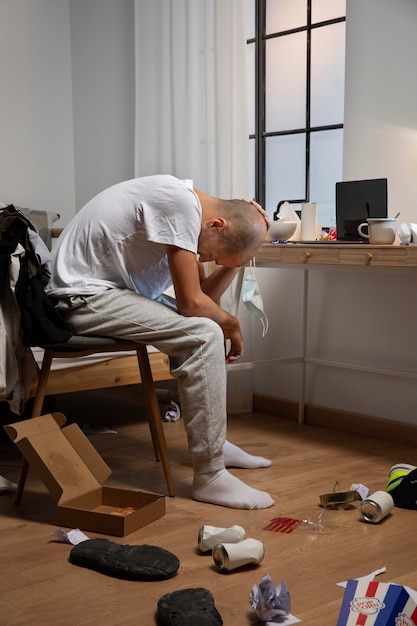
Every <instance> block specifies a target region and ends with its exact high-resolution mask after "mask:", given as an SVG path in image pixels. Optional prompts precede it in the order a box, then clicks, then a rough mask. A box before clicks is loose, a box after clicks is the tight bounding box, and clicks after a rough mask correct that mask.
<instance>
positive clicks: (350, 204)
mask: <svg viewBox="0 0 417 626" xmlns="http://www.w3.org/2000/svg"><path fill="white" fill-rule="evenodd" d="M387 215H388V181H387V179H386V178H376V179H372V180H352V181H345V182H340V183H336V236H337V241H339V242H340V243H348V242H354V243H359V242H360V243H366V242H367V240H366V239H364V238H363V237H361V236H360V235H359V233H358V226H359V224H361V223H362V222H366V220H367V219H368V218H370V217H387Z"/></svg>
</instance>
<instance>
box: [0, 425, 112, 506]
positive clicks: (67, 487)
mask: <svg viewBox="0 0 417 626" xmlns="http://www.w3.org/2000/svg"><path fill="white" fill-rule="evenodd" d="M65 422H66V418H65V416H64V415H62V413H49V414H47V415H41V416H40V417H34V418H32V419H28V420H23V421H21V422H17V423H15V424H9V425H8V426H5V427H4V429H5V430H6V432H7V434H8V435H9V437H10V439H11V440H12V441H14V443H15V444H16V445H17V447H18V448H19V450H20V451H21V452H22V454H23V456H24V457H25V459H26V460H27V461H28V463H29V465H30V466H31V467H32V468H33V469H34V470H35V471H36V472H37V473H38V474H39V476H40V478H41V479H42V480H43V482H44V484H45V486H46V487H47V489H48V491H49V492H50V493H51V495H52V497H53V499H54V501H55V502H56V503H57V504H58V503H59V504H65V502H69V501H71V500H73V499H74V498H77V497H79V496H85V495H86V494H88V493H91V492H92V491H96V490H97V489H101V486H102V484H103V483H104V481H105V480H106V479H107V478H108V477H109V476H110V474H111V470H110V468H109V466H108V465H107V464H106V463H105V461H104V460H103V459H102V457H101V456H100V455H99V453H98V452H97V450H96V449H95V448H94V446H93V445H92V444H91V443H90V441H89V440H88V439H87V437H86V436H85V435H84V433H83V432H82V430H81V429H80V428H79V426H78V425H77V424H70V425H69V426H65V428H62V429H61V426H63V425H64V424H65Z"/></svg>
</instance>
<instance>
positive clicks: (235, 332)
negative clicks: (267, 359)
mask: <svg viewBox="0 0 417 626" xmlns="http://www.w3.org/2000/svg"><path fill="white" fill-rule="evenodd" d="M232 320H234V322H235V323H234V324H232V325H230V327H227V328H223V333H224V338H225V340H226V341H227V340H229V341H230V347H229V349H228V352H227V354H226V363H234V362H235V361H238V360H239V359H240V358H241V357H242V356H243V335H242V330H241V328H240V324H239V322H238V320H237V319H236V318H232Z"/></svg>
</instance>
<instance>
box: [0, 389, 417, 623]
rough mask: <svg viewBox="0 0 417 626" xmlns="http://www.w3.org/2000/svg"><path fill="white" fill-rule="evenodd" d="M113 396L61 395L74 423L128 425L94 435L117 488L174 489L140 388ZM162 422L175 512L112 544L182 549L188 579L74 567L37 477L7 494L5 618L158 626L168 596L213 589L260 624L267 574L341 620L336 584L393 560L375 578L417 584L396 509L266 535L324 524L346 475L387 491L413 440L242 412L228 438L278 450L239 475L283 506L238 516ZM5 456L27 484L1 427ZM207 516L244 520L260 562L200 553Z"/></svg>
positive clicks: (0, 569) (411, 458) (0, 465)
mask: <svg viewBox="0 0 417 626" xmlns="http://www.w3.org/2000/svg"><path fill="white" fill-rule="evenodd" d="M115 394H116V395H114V394H112V392H106V393H96V394H90V395H89V394H82V395H81V394H80V397H79V398H78V400H77V401H74V400H73V399H71V398H64V399H63V400H62V403H61V406H59V407H58V408H59V409H60V410H62V411H63V412H67V416H68V418H69V421H73V420H74V419H77V421H79V422H80V423H83V422H84V421H87V420H88V421H89V422H91V423H96V424H100V423H101V424H104V425H106V426H109V427H112V428H115V429H116V430H117V432H118V434H116V435H114V434H113V435H110V434H106V435H97V434H95V435H93V436H91V440H92V442H93V443H94V445H95V446H96V447H97V449H98V450H99V452H100V453H101V455H102V456H103V457H104V459H105V460H106V462H107V463H108V464H109V465H110V467H111V468H112V470H113V474H112V478H111V483H112V484H115V485H119V486H125V487H127V488H139V489H145V490H150V491H157V492H164V490H165V483H164V478H163V473H162V469H161V466H160V464H158V463H156V462H155V461H154V460H153V451H152V446H151V442H150V437H149V432H148V428H147V423H146V420H145V419H144V415H143V411H141V413H140V415H139V417H138V419H136V416H134V413H135V411H136V407H137V405H138V404H139V405H140V397H139V395H138V392H137V390H136V389H132V388H130V389H129V390H128V391H126V390H125V391H123V390H117V392H115ZM117 394H118V395H117ZM122 394H124V395H123V396H122ZM164 428H165V433H166V438H167V442H168V447H169V451H170V457H171V462H172V469H173V474H174V480H175V485H176V490H177V495H176V497H175V498H167V502H166V504H167V513H166V516H165V517H164V518H162V519H160V520H158V521H156V522H154V523H152V524H150V525H148V526H146V527H145V528H143V529H141V530H139V531H137V532H135V533H133V534H131V535H128V536H127V537H126V538H124V539H120V538H116V539H115V540H116V541H118V542H119V543H131V544H143V543H147V544H151V545H157V546H161V547H163V548H166V549H167V550H170V551H172V552H174V553H175V554H176V555H177V556H178V558H179V559H180V562H181V565H180V569H179V571H178V574H177V575H176V576H175V577H174V578H172V579H170V580H167V581H163V582H148V583H146V582H130V581H129V582H128V581H123V580H118V579H115V578H112V577H107V576H104V575H101V574H99V573H97V572H94V571H91V570H88V569H83V568H79V567H77V566H75V565H73V564H71V563H69V562H68V555H69V552H70V549H71V546H69V545H67V544H63V543H58V542H55V541H54V539H53V537H52V536H51V532H52V531H53V530H54V529H55V528H56V525H55V523H54V506H53V503H52V500H51V498H50V496H49V494H48V492H47V491H46V489H45V488H44V486H43V484H42V483H41V481H40V480H39V479H38V478H37V477H36V476H35V475H34V473H33V472H30V474H29V479H28V485H27V491H26V493H25V495H24V500H23V503H22V504H21V505H20V506H19V507H16V506H15V505H14V500H13V496H12V495H2V496H0V511H1V516H0V549H1V552H0V555H1V556H0V585H1V587H0V589H1V592H0V624H2V625H5V626H16V625H19V626H23V625H28V624H30V625H32V626H38V625H39V626H49V625H56V624H59V625H61V626H67V625H68V626H69V625H71V626H73V625H74V624H77V626H82V625H96V624H100V625H102V626H107V625H109V626H110V625H112V626H113V625H115V624H117V625H118V626H121V625H123V624H126V625H135V626H136V625H139V626H152V625H154V624H155V623H156V621H155V610H156V606H157V602H158V599H159V598H160V597H161V596H162V595H163V594H165V593H167V592H169V591H173V590H176V589H185V588H188V587H192V586H203V587H206V588H207V589H210V591H211V592H212V593H213V595H214V598H215V603H216V607H217V609H218V611H219V612H220V614H221V616H222V618H223V623H224V624H225V626H245V625H249V626H255V624H258V623H259V622H258V620H257V618H256V617H255V615H254V613H253V611H252V609H251V608H250V605H249V593H250V591H251V588H252V585H253V584H258V583H259V582H260V580H261V578H262V576H263V575H264V574H265V573H269V574H270V575H271V577H272V579H273V580H274V582H275V583H276V584H278V582H279V581H284V582H285V583H286V584H287V586H288V588H289V590H290V594H291V600H292V613H293V614H294V615H295V616H297V617H298V618H299V619H300V620H302V623H303V624H305V625H306V626H335V624H336V622H337V617H338V614H339V610H340V606H341V601H342V597H343V590H342V589H341V588H340V587H338V586H337V585H336V583H337V582H340V581H343V580H346V579H348V578H355V577H359V576H364V575H366V574H368V573H370V572H371V571H373V570H375V569H377V568H380V567H382V566H384V565H386V566H387V571H386V573H385V574H382V575H380V576H379V577H378V580H380V581H385V582H388V581H392V582H396V583H400V584H404V585H408V586H410V587H412V588H414V589H417V551H416V549H415V541H416V529H417V512H416V511H407V510H404V509H394V511H393V513H392V515H391V516H390V517H388V518H386V519H385V520H384V521H383V522H382V523H380V524H379V525H371V524H366V523H364V522H361V521H360V515H359V508H358V506H357V505H356V504H355V505H354V506H352V507H351V508H350V509H348V510H326V511H324V513H323V517H322V521H323V523H324V527H325V532H324V533H322V534H318V533H317V532H314V531H313V530H311V529H310V530H306V529H303V530H300V529H298V530H296V531H295V532H293V533H292V534H282V533H278V532H271V531H269V530H266V529H265V527H266V526H267V525H268V524H269V522H270V520H271V519H272V518H274V517H278V516H285V517H291V518H296V519H307V518H310V519H311V520H313V521H314V520H316V519H317V517H318V515H319V514H320V512H321V509H320V507H319V506H318V502H319V495H320V494H322V493H327V492H329V491H332V490H333V486H334V483H335V481H336V480H338V481H339V483H340V486H341V488H342V489H343V490H346V489H349V487H350V485H351V484H352V483H363V484H365V485H366V486H368V487H369V488H370V489H371V490H372V491H374V490H377V489H383V488H384V487H385V484H386V480H387V475H388V470H389V468H390V467H391V465H393V464H394V463H397V462H400V461H401V462H408V463H414V462H416V460H417V459H416V456H417V455H416V450H415V448H413V447H412V446H411V445H410V446H406V445H400V444H390V443H388V442H386V441H385V442H384V441H376V440H371V439H369V438H360V437H358V436H353V435H346V434H339V433H338V432H337V431H330V430H326V429H324V428H318V427H312V426H298V425H297V424H294V423H293V422H290V421H286V420H280V419H278V418H274V417H268V416H265V415H255V414H249V415H239V416H236V415H234V416H232V417H230V419H229V439H230V440H231V441H232V442H234V443H236V444H239V445H240V446H242V447H243V448H244V449H245V450H247V451H248V452H251V453H254V454H261V455H264V456H267V457H270V458H272V460H273V466H272V468H268V469H259V470H232V471H233V473H234V474H235V475H236V476H239V477H240V478H242V479H244V480H245V481H246V482H248V483H249V484H251V485H252V486H254V487H257V488H259V489H263V490H267V491H269V492H270V493H271V494H272V496H273V497H274V498H275V500H276V505H275V506H274V507H273V508H272V509H267V510H263V511H239V510H233V509H228V508H225V507H219V506H213V505H208V504H202V503H198V502H194V501H193V500H191V499H190V485H191V469H190V466H189V462H188V457H187V451H186V443H185V434H184V430H183V424H182V421H180V422H178V423H176V424H174V423H167V424H165V426H164ZM0 450H1V456H0V474H1V475H3V476H5V477H6V478H8V479H10V480H14V481H16V480H17V478H18V471H19V453H18V451H17V449H16V448H15V447H14V444H12V443H11V442H10V441H9V440H8V439H7V438H6V436H5V435H4V434H2V435H1V436H0ZM204 524H211V525H214V526H223V527H228V526H230V525H232V524H239V525H241V526H243V527H244V528H245V529H246V533H247V536H248V537H255V538H257V539H260V540H261V541H262V542H263V543H264V546H265V558H264V560H263V562H262V563H261V564H260V565H258V566H256V567H247V568H244V569H240V570H235V571H233V572H229V573H228V574H222V573H220V572H219V571H218V570H217V569H216V567H215V565H214V563H213V560H212V557H211V555H210V554H209V555H201V554H199V552H198V550H197V536H198V531H199V528H200V527H201V526H202V525H204ZM87 534H88V535H89V536H90V537H93V536H95V535H94V533H87ZM109 538H111V537H109ZM196 626H198V624H196Z"/></svg>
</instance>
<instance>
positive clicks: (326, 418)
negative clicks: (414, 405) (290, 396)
mask: <svg viewBox="0 0 417 626" xmlns="http://www.w3.org/2000/svg"><path fill="white" fill-rule="evenodd" d="M253 411H254V412H255V413H263V414H266V415H275V416H276V417H280V418H283V419H288V420H290V421H294V422H297V421H298V403H297V402H292V401H291V400H284V399H282V398H273V397H271V396H263V395H259V394H254V395H253ZM304 423H305V424H309V425H310V426H323V427H325V428H331V429H333V430H339V431H341V432H346V433H354V434H357V435H361V436H362V437H373V438H375V439H383V440H386V441H393V442H396V443H404V444H408V445H409V444H410V443H411V444H412V443H416V444H417V426H415V425H414V424H401V423H399V422H394V421H390V420H382V419H378V418H376V417H370V416H369V415H360V414H358V413H349V412H348V411H340V410H338V409H329V408H326V407H321V406H315V405H312V404H306V406H305V413H304Z"/></svg>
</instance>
